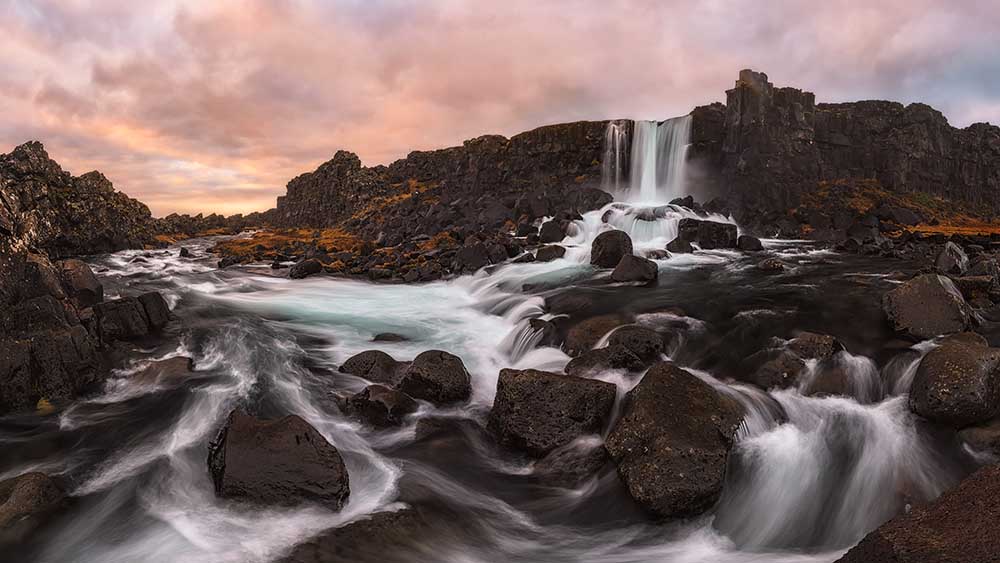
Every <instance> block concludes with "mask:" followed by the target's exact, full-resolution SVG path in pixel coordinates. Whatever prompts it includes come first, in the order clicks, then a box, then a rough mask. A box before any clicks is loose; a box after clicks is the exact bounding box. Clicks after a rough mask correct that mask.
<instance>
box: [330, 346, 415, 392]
mask: <svg viewBox="0 0 1000 563" xmlns="http://www.w3.org/2000/svg"><path fill="white" fill-rule="evenodd" d="M409 365H410V364H409V363H408V362H397V361H396V360H394V359H393V358H392V356H390V355H389V354H386V353H385V352H383V351H381V350H366V351H364V352H361V353H358V354H355V355H353V356H351V357H350V358H348V359H347V361H346V362H344V363H343V365H341V366H340V372H341V373H349V374H351V375H356V376H358V377H363V378H365V379H367V380H368V381H371V382H374V383H382V384H384V385H389V386H393V385H395V384H396V382H398V381H399V378H400V377H401V376H402V375H403V371H404V370H406V368H407V367H409Z"/></svg>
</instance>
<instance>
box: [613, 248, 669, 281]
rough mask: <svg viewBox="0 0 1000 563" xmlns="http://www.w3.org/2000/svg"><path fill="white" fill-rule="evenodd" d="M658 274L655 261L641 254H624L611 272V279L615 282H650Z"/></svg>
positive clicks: (654, 279)
mask: <svg viewBox="0 0 1000 563" xmlns="http://www.w3.org/2000/svg"><path fill="white" fill-rule="evenodd" d="M659 274H660V269H659V267H658V266H657V265H656V262H653V261H652V260H649V259H647V258H642V257H641V256H635V255H633V254H626V255H625V256H622V259H621V260H619V261H618V265H617V266H615V269H614V271H613V272H611V279H612V281H616V282H644V283H650V282H654V281H656V278H657V277H658V276H659Z"/></svg>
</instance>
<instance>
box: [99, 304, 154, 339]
mask: <svg viewBox="0 0 1000 563" xmlns="http://www.w3.org/2000/svg"><path fill="white" fill-rule="evenodd" d="M147 295H148V296H149V297H146V296H147ZM154 295H155V296H158V297H159V299H157V297H153V296H154ZM141 297H143V298H145V299H144V301H145V302H146V303H148V304H149V310H150V311H151V312H152V313H153V315H154V321H155V323H154V322H152V321H151V320H150V317H149V315H148V313H147V309H146V307H145V306H144V305H145V304H144V303H143V301H140V299H139V298H136V297H123V298H122V299H115V300H114V301H106V302H104V303H98V304H97V305H94V316H95V317H96V319H97V326H98V331H99V332H100V335H101V340H103V341H104V342H112V341H115V340H133V339H136V338H141V337H144V336H148V335H149V334H150V333H152V332H154V331H155V330H157V329H159V328H162V327H163V325H165V324H166V321H165V320H164V319H167V320H169V311H167V312H166V313H164V309H166V303H165V302H163V303H161V302H162V299H163V297H162V296H159V294H158V293H149V294H143V295H142V296H141Z"/></svg>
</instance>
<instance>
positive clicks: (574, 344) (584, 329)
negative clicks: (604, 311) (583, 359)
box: [565, 314, 628, 356]
mask: <svg viewBox="0 0 1000 563" xmlns="http://www.w3.org/2000/svg"><path fill="white" fill-rule="evenodd" d="M627 322H628V320H626V319H625V317H623V316H621V315H618V314H610V315H600V316H597V317H591V318H589V319H585V320H583V321H580V322H578V323H576V324H575V325H573V326H572V327H570V329H569V331H568V332H567V333H566V342H565V347H566V353H567V354H569V355H570V356H578V355H580V354H582V353H584V352H586V351H588V350H591V349H593V348H594V346H595V345H597V343H598V342H599V341H600V340H601V338H602V337H603V336H604V335H606V334H607V333H609V332H611V331H612V330H614V329H616V328H618V327H619V326H621V325H623V324H625V323H627Z"/></svg>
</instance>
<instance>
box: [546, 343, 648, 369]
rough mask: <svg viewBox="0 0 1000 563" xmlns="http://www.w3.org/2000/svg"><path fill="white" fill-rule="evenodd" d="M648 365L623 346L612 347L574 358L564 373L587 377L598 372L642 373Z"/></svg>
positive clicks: (589, 351)
mask: <svg viewBox="0 0 1000 563" xmlns="http://www.w3.org/2000/svg"><path fill="white" fill-rule="evenodd" d="M645 367H646V363H645V362H644V361H642V359H640V358H639V356H636V355H635V353H633V352H632V351H631V350H629V349H628V348H626V347H624V346H622V345H620V344H619V345H610V346H606V347H604V348H598V349H596V350H588V351H586V352H583V353H582V354H580V355H579V356H577V357H575V358H573V359H572V360H570V361H569V363H567V364H566V367H565V368H564V369H563V371H565V372H566V374H567V375H575V376H578V377H585V376H587V375H588V374H590V373H593V372H594V371H596V370H605V369H623V370H626V371H640V370H642V369H643V368H645Z"/></svg>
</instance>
